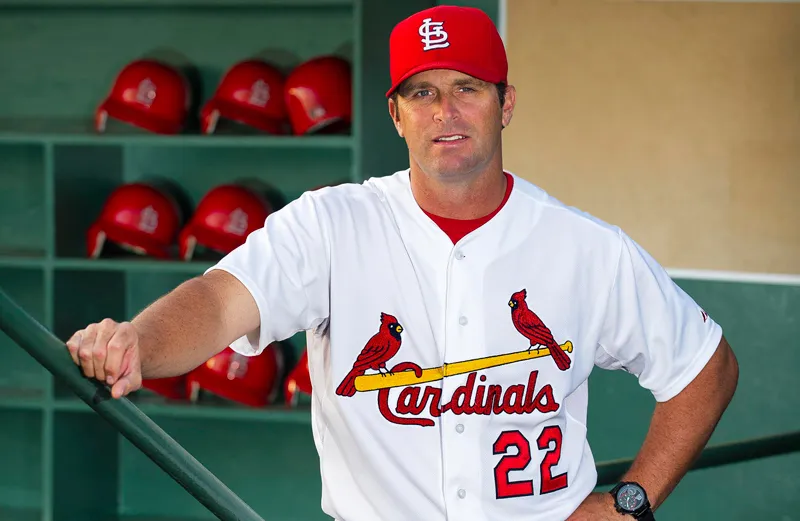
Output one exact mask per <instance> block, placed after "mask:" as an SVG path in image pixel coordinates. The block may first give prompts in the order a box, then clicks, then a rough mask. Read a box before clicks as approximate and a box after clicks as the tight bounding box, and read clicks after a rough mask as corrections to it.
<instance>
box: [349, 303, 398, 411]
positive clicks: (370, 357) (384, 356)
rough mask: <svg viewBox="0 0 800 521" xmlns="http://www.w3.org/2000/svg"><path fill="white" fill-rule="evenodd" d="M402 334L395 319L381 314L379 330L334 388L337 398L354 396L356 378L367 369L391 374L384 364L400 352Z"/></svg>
mask: <svg viewBox="0 0 800 521" xmlns="http://www.w3.org/2000/svg"><path fill="white" fill-rule="evenodd" d="M402 332H403V326H401V325H400V323H399V322H398V321H397V319H396V318H395V317H393V316H392V315H389V314H387V313H381V327H380V329H379V330H378V332H377V333H375V335H374V336H373V337H372V338H370V339H369V341H368V342H367V345H365V346H364V349H362V350H361V354H359V355H358V358H357V359H356V362H355V363H354V364H353V368H352V369H351V370H350V372H349V373H347V376H345V377H344V380H342V383H340V384H339V387H337V388H336V394H338V395H339V396H353V395H354V394H356V377H358V376H361V375H362V374H364V372H365V371H366V370H367V369H374V370H376V371H380V373H381V374H383V375H386V374H387V373H388V374H391V371H388V370H387V369H386V362H388V361H389V360H390V359H391V358H392V357H393V356H394V355H396V354H397V351H399V350H400V342H401V339H400V333H402Z"/></svg>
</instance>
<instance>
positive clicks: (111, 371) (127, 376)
mask: <svg viewBox="0 0 800 521" xmlns="http://www.w3.org/2000/svg"><path fill="white" fill-rule="evenodd" d="M67 348H68V349H69V353H70V355H72V360H73V362H75V364H76V365H78V366H79V367H80V368H81V370H82V371H83V374H84V375H86V376H87V377H88V378H96V379H97V380H100V381H101V382H104V383H106V384H108V385H111V386H112V387H111V395H112V396H113V397H114V398H120V397H122V396H125V395H127V394H129V393H132V392H134V391H136V390H137V389H139V388H140V387H141V386H142V366H141V360H140V354H139V336H138V334H137V333H136V329H135V328H134V327H133V324H131V323H130V322H115V321H114V320H111V319H110V318H106V319H104V320H102V321H101V322H99V323H95V324H89V325H88V326H86V328H84V329H81V330H79V331H76V332H75V334H73V335H72V337H71V338H70V339H69V340H68V341H67Z"/></svg>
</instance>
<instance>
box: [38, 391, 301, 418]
mask: <svg viewBox="0 0 800 521" xmlns="http://www.w3.org/2000/svg"><path fill="white" fill-rule="evenodd" d="M132 401H133V403H134V404H136V406H137V407H138V408H139V409H141V411H142V412H143V413H145V414H146V415H147V416H150V417H152V418H155V419H157V418H159V417H162V418H196V419H206V420H239V421H251V422H261V423H291V424H304V425H306V424H307V425H310V424H311V409H310V408H309V407H297V408H289V407H286V406H283V405H272V406H267V407H263V408H251V407H245V406H237V405H234V404H230V405H225V406H222V405H205V404H193V403H186V404H184V403H179V402H175V403H148V402H147V401H140V400H138V399H136V398H133V399H132ZM53 408H54V409H55V410H56V411H66V412H75V413H91V414H94V409H92V408H91V407H89V406H88V405H87V404H86V403H84V402H83V401H81V400H79V399H77V398H58V399H56V401H55V404H54V405H53Z"/></svg>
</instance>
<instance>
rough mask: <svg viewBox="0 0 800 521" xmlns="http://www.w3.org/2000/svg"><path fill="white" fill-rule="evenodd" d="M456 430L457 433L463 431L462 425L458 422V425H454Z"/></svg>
mask: <svg viewBox="0 0 800 521" xmlns="http://www.w3.org/2000/svg"><path fill="white" fill-rule="evenodd" d="M456 432H457V433H459V434H461V433H462V432H464V426H463V425H462V424H460V423H459V424H458V425H456Z"/></svg>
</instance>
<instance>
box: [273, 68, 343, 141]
mask: <svg viewBox="0 0 800 521" xmlns="http://www.w3.org/2000/svg"><path fill="white" fill-rule="evenodd" d="M351 82H352V79H351V73H350V64H349V63H348V62H347V61H345V60H343V59H341V58H338V57H336V56H320V57H318V58H313V59H311V60H308V61H306V62H305V63H302V64H300V65H298V66H297V67H296V68H295V69H294V70H293V71H292V72H291V73H290V74H289V77H288V78H287V79H286V88H285V93H286V95H285V98H286V107H287V109H288V110H289V120H290V121H291V123H292V131H293V132H294V134H295V135H302V134H310V133H313V132H317V131H320V130H322V129H323V128H324V127H328V126H331V125H333V124H334V123H337V124H343V125H349V124H350V123H351V121H352V91H351Z"/></svg>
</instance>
